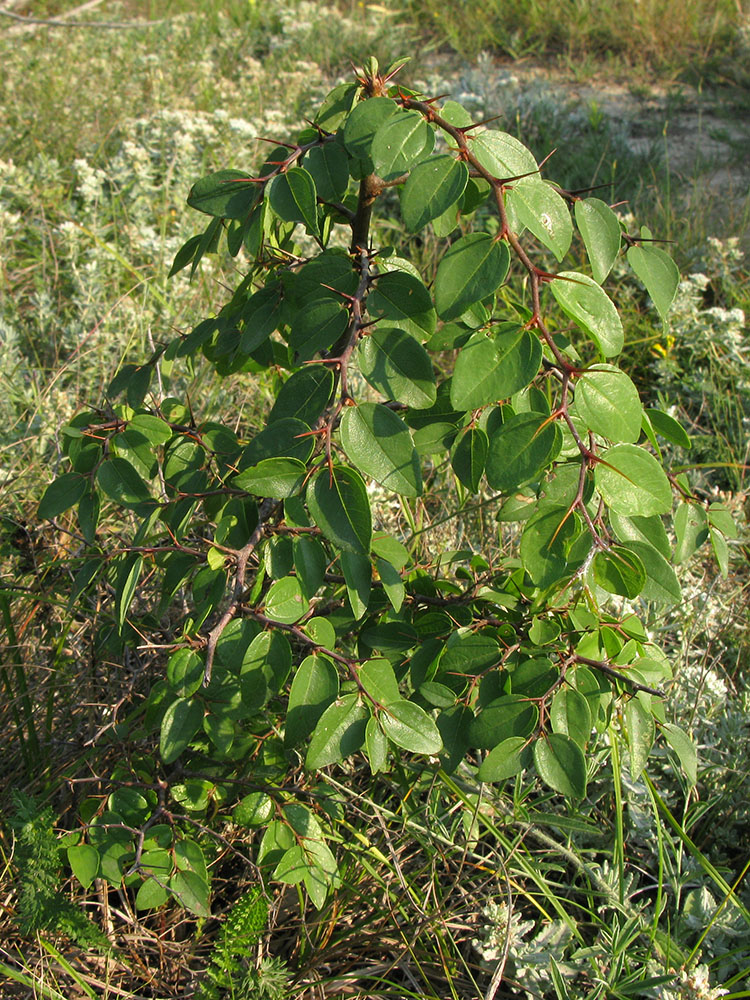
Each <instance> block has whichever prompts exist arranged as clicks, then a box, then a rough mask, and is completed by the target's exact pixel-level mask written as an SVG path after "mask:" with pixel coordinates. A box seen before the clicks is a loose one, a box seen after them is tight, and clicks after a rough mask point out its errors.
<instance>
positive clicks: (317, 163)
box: [305, 142, 349, 201]
mask: <svg viewBox="0 0 750 1000" xmlns="http://www.w3.org/2000/svg"><path fill="white" fill-rule="evenodd" d="M305 168H306V170H307V171H308V173H309V174H310V176H311V177H312V179H313V181H314V182H315V188H316V190H317V192H318V197H319V198H322V199H323V201H340V200H341V199H342V198H343V197H344V195H345V194H346V189H347V187H348V186H349V159H348V157H347V155H346V153H345V152H344V150H343V149H342V148H341V146H340V145H339V143H338V142H327V143H325V144H324V145H322V146H313V148H312V149H310V150H308V152H307V153H306V154H305Z"/></svg>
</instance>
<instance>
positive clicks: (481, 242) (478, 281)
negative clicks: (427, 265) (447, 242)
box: [435, 233, 510, 320]
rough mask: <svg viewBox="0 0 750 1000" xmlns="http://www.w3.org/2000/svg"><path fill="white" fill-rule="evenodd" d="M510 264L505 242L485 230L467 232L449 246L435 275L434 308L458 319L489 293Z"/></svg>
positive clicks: (504, 275)
mask: <svg viewBox="0 0 750 1000" xmlns="http://www.w3.org/2000/svg"><path fill="white" fill-rule="evenodd" d="M509 267H510V252H509V250H508V247H507V245H506V244H505V243H503V242H501V241H499V240H496V239H494V237H492V236H490V235H489V234H488V233H469V235H468V236H462V237H461V238H460V239H458V240H456V242H455V243H454V244H453V245H452V246H451V247H450V249H449V250H448V252H447V253H446V254H445V256H444V257H443V259H442V260H441V261H440V263H439V264H438V269H437V274H436V276H435V308H436V309H437V313H438V315H439V316H440V317H441V319H444V320H449V319H458V317H459V316H461V315H462V314H463V313H465V312H466V310H467V309H468V308H469V307H470V306H473V305H475V304H476V303H477V302H480V301H481V300H482V299H486V298H487V297H488V296H489V295H492V294H493V293H494V292H495V291H496V290H497V289H498V288H499V287H500V285H501V284H502V283H503V281H504V280H505V277H506V275H507V273H508V268H509Z"/></svg>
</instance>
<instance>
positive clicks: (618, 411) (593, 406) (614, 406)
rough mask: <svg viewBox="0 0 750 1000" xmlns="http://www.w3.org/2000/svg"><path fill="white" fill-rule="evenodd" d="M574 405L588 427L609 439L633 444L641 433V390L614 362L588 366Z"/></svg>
mask: <svg viewBox="0 0 750 1000" xmlns="http://www.w3.org/2000/svg"><path fill="white" fill-rule="evenodd" d="M575 406H576V412H577V414H578V416H579V417H580V418H581V420H583V422H584V423H585V424H586V426H587V427H588V428H589V430H592V431H593V432H594V433H595V434H601V436H602V437H605V438H609V440H610V441H615V442H625V443H634V442H635V441H637V440H638V438H639V437H640V436H641V423H642V421H643V407H642V406H641V400H640V396H639V395H638V390H637V389H636V387H635V386H634V385H633V383H632V382H631V380H630V379H629V378H628V376H627V375H626V374H625V372H624V371H623V370H622V369H621V368H617V367H616V366H615V365H604V364H602V365H597V366H596V367H595V368H589V369H588V370H587V371H585V372H584V373H583V374H582V375H581V376H580V378H578V379H577V380H576V383H575Z"/></svg>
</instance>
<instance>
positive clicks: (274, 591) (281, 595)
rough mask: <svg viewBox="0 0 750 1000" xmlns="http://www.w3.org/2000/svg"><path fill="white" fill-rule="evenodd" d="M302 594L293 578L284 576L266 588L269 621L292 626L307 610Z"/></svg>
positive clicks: (307, 605)
mask: <svg viewBox="0 0 750 1000" xmlns="http://www.w3.org/2000/svg"><path fill="white" fill-rule="evenodd" d="M309 606H310V605H309V604H308V602H307V600H306V598H305V595H304V594H303V593H302V587H301V586H300V582H299V580H298V579H297V578H296V577H295V576H286V577H284V579H283V580H277V581H276V583H272V584H271V586H270V587H269V588H268V593H267V594H266V616H267V617H268V618H270V619H271V621H275V622H282V624H284V625H293V624H294V622H297V621H299V620H300V618H301V617H302V615H304V614H305V612H306V611H307V610H308V608H309Z"/></svg>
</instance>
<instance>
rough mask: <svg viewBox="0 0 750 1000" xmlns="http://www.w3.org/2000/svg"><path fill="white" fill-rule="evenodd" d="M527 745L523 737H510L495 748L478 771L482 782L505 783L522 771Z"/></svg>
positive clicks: (478, 776)
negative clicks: (522, 759) (524, 750)
mask: <svg viewBox="0 0 750 1000" xmlns="http://www.w3.org/2000/svg"><path fill="white" fill-rule="evenodd" d="M525 744H526V739H525V737H523V736H509V737H508V738H507V739H504V740H503V741H502V742H501V743H498V745H497V746H496V747H493V748H492V749H491V750H490V752H489V753H488V754H487V756H486V757H485V758H484V760H483V761H482V763H481V764H480V765H479V770H478V771H477V778H479V780H480V781H505V780H506V778H512V777H513V776H514V775H516V774H518V773H519V771H520V770H521V766H522V765H521V751H522V750H523V748H524V746H525Z"/></svg>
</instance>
